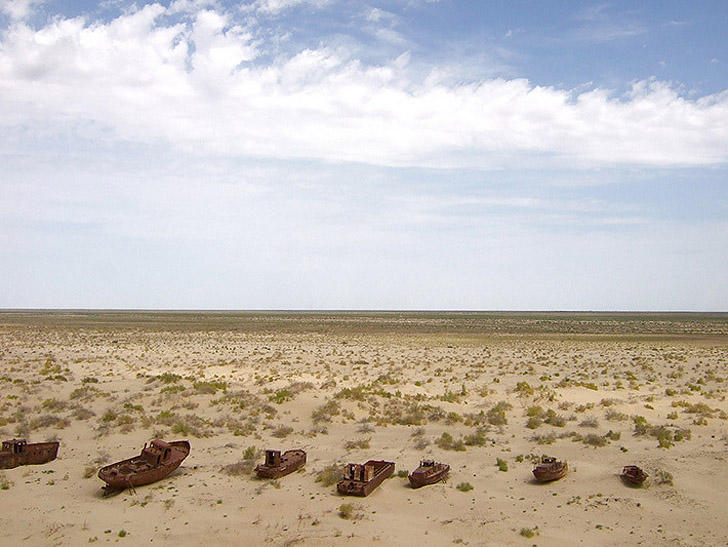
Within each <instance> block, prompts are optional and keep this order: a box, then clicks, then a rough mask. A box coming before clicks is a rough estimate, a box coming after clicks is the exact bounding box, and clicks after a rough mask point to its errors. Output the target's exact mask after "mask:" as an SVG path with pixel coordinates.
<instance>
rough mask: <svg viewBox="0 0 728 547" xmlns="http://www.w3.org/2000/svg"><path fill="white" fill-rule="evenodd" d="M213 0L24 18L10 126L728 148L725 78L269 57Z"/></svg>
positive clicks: (489, 162) (490, 149)
mask: <svg viewBox="0 0 728 547" xmlns="http://www.w3.org/2000/svg"><path fill="white" fill-rule="evenodd" d="M294 3H297V0H278V1H276V2H274V1H273V0H267V1H266V2H265V3H264V4H265V6H266V7H265V9H270V10H274V9H279V8H280V9H283V8H284V7H290V6H291V5H293V4H294ZM208 5H210V4H209V3H207V2H192V1H189V0H186V1H185V2H183V3H179V2H178V3H176V4H173V6H172V7H171V8H165V7H163V6H161V5H159V4H151V5H147V6H145V7H143V8H141V9H139V10H137V11H134V12H131V13H127V14H124V15H122V16H120V17H119V18H117V19H115V20H113V21H110V22H108V23H103V22H87V21H85V20H84V19H81V18H75V19H64V18H55V19H53V20H52V21H50V22H49V23H48V24H47V25H46V26H45V27H43V28H40V29H33V28H31V27H29V26H27V25H26V24H25V23H22V22H17V23H14V24H12V25H11V26H10V28H9V29H8V30H7V31H6V32H5V33H4V34H3V36H2V42H1V43H0V131H2V133H3V134H4V135H5V136H6V139H5V140H6V141H7V140H11V139H10V137H12V136H13V135H16V134H19V133H22V134H26V135H27V134H28V132H29V131H30V132H33V131H35V132H42V133H44V134H49V133H50V134H52V133H54V132H56V133H58V134H65V133H67V132H68V131H69V130H70V131H77V132H80V133H84V132H88V131H90V130H91V129H89V128H94V131H98V128H99V127H103V128H107V129H111V135H112V136H113V137H114V138H118V139H124V140H128V141H131V142H140V143H157V142H168V143H171V144H172V145H174V146H177V147H179V148H181V149H184V150H189V149H195V150H200V149H202V150H206V151H209V152H214V153H218V154H223V155H228V156H261V157H278V158H281V157H283V158H292V157H296V158H316V159H324V160H335V161H355V162H366V163H372V164H381V165H421V166H436V167H452V166H467V167H478V168H489V167H501V166H507V165H523V164H524V161H528V162H530V164H531V165H534V164H536V163H537V162H551V163H558V164H561V165H563V164H567V165H579V166H584V165H595V164H625V163H627V164H632V163H633V164H650V165H661V166H671V165H707V164H716V163H724V162H726V161H727V160H728V145H727V143H728V91H724V92H722V93H718V94H715V95H710V96H705V97H702V98H698V99H689V98H686V97H685V96H684V95H683V94H682V93H681V91H680V90H679V89H678V88H675V87H674V86H671V85H670V84H668V83H664V82H660V81H655V80H649V81H642V82H637V83H635V84H634V86H633V88H632V90H631V91H630V93H628V94H626V95H623V96H616V95H614V94H613V93H610V92H609V91H608V90H604V89H590V90H574V91H571V90H562V89H557V88H553V87H541V86H536V85H533V84H531V83H530V82H528V81H527V80H525V79H512V80H506V79H501V78H496V79H488V80H483V81H479V82H476V83H467V84H462V83H457V82H456V83H453V82H450V81H447V80H443V79H441V78H438V77H436V76H434V75H435V74H437V73H447V67H444V69H443V67H438V69H437V70H433V73H432V74H433V76H432V77H429V78H425V79H421V78H419V77H416V76H412V75H411V74H410V73H409V72H408V62H409V54H406V55H405V56H404V57H402V56H400V57H398V58H396V59H393V60H392V61H391V62H389V63H386V64H383V65H378V66H371V65H367V64H365V63H363V62H362V61H360V60H357V59H355V58H352V57H351V55H350V54H349V53H348V52H346V51H344V50H332V49H330V48H327V47H326V46H320V47H318V48H315V49H306V50H302V51H299V52H297V53H295V54H293V55H290V56H288V57H278V58H276V59H275V60H273V61H266V62H263V61H262V58H261V56H260V54H261V53H262V52H264V51H265V50H266V47H267V44H266V43H265V42H262V41H260V40H261V38H259V36H260V35H261V33H257V32H256V29H255V28H251V27H247V26H241V25H238V24H235V22H234V21H233V20H232V19H231V18H230V16H229V15H226V14H225V13H223V12H221V11H219V10H215V9H205V8H200V9H194V8H196V6H208ZM259 7H260V8H261V9H264V8H263V4H262V3H261V4H260V6H259ZM182 8H184V9H185V10H187V9H194V11H193V13H191V14H190V15H189V16H188V17H187V18H186V22H184V23H178V24H171V25H166V24H165V23H163V22H162V19H161V17H160V16H161V15H163V14H165V13H169V12H170V11H175V10H176V12H179V11H180V10H182ZM246 24H249V25H255V24H256V23H255V22H254V21H252V22H248V23H246ZM400 51H401V50H400ZM105 134H106V135H107V137H106V138H109V136H108V135H109V133H108V131H107V132H106V133H105Z"/></svg>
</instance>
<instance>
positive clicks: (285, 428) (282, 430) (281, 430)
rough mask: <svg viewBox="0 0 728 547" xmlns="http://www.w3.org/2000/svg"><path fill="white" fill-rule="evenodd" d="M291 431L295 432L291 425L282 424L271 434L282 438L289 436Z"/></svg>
mask: <svg viewBox="0 0 728 547" xmlns="http://www.w3.org/2000/svg"><path fill="white" fill-rule="evenodd" d="M291 433H293V428H292V427H291V426H289V425H281V426H278V427H277V428H276V429H275V430H273V433H271V435H273V436H274V437H275V438H276V439H282V438H284V437H287V436H288V435H290V434H291Z"/></svg>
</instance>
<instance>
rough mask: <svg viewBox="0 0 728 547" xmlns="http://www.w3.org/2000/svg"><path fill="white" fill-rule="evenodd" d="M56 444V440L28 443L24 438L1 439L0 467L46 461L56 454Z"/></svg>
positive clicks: (7, 467) (8, 467) (52, 458)
mask: <svg viewBox="0 0 728 547" xmlns="http://www.w3.org/2000/svg"><path fill="white" fill-rule="evenodd" d="M58 446H59V443H58V442H48V443H29V442H28V441H26V440H25V439H10V440H8V441H3V444H2V449H0V469H12V468H14V467H18V466H20V465H39V464H42V463H48V462H50V461H53V460H55V459H56V456H58Z"/></svg>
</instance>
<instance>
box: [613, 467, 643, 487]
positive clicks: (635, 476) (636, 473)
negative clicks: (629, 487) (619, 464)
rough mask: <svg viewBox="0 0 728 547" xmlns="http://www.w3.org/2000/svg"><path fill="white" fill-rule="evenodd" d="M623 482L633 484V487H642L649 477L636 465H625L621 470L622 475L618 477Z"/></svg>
mask: <svg viewBox="0 0 728 547" xmlns="http://www.w3.org/2000/svg"><path fill="white" fill-rule="evenodd" d="M619 476H620V477H621V478H622V480H623V481H624V482H627V483H629V484H633V485H635V486H642V483H643V482H645V480H646V479H647V477H649V475H648V474H647V473H645V472H644V471H642V469H640V468H639V467H637V466H636V465H625V466H624V467H623V468H622V473H621V474H620V475H619Z"/></svg>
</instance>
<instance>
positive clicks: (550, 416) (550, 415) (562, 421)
mask: <svg viewBox="0 0 728 547" xmlns="http://www.w3.org/2000/svg"><path fill="white" fill-rule="evenodd" d="M544 422H546V423H547V424H549V425H552V426H554V427H564V426H565V425H566V418H564V417H563V416H562V415H561V414H557V413H556V412H555V411H554V410H552V409H549V410H548V412H546V418H545V419H544Z"/></svg>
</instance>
